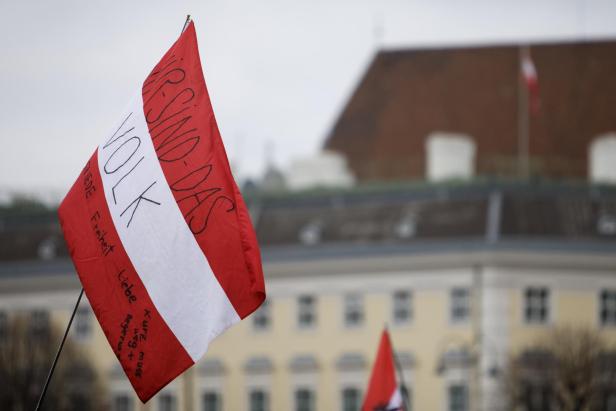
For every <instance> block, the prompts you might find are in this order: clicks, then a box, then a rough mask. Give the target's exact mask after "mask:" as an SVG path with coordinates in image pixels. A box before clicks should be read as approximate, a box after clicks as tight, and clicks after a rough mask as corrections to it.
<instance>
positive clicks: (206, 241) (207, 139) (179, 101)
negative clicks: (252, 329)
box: [142, 22, 265, 318]
mask: <svg viewBox="0 0 616 411" xmlns="http://www.w3.org/2000/svg"><path fill="white" fill-rule="evenodd" d="M142 95H143V104H144V107H143V109H144V114H145V118H146V122H147V123H148V129H149V132H150V136H151V137H152V141H153V143H154V148H155V150H156V155H157V157H158V159H159V161H160V164H161V167H162V170H163V173H164V175H165V178H166V179H167V182H168V183H169V187H170V188H171V191H172V193H173V196H174V198H175V200H176V202H177V204H178V207H179V208H180V211H181V212H182V215H183V216H184V219H185V220H186V223H187V224H188V226H189V228H190V230H191V232H192V233H193V234H194V236H195V239H196V240H197V243H198V244H199V247H200V248H201V250H202V251H203V253H204V254H205V256H206V257H207V260H208V262H209V264H210V267H211V268H212V271H213V272H214V275H215V276H216V279H217V280H218V282H219V283H220V285H221V286H222V288H223V289H224V291H225V293H226V295H227V297H228V298H229V301H230V302H231V304H232V305H233V307H234V308H235V310H236V312H237V313H238V315H239V316H240V317H241V318H244V317H246V316H247V315H248V314H250V313H251V312H253V311H254V310H255V309H256V308H257V307H258V306H259V305H260V304H261V303H262V302H263V300H264V299H265V285H264V283H263V272H262V268H261V256H260V253H259V248H258V245H257V240H256V237H255V234H254V230H253V228H252V224H251V222H250V217H249V215H248V210H247V208H246V206H245V204H244V201H243V199H242V197H241V195H240V192H239V189H238V188H237V185H236V184H235V181H234V180H233V176H232V174H231V169H230V167H229V161H228V159H227V155H226V153H225V149H224V146H223V143H222V140H221V137H220V132H219V131H218V126H217V124H216V119H215V118H214V112H213V110H212V105H211V102H210V98H209V95H208V92H207V88H206V85H205V80H204V78H203V73H202V70H201V61H200V58H199V51H198V48H197V37H196V34H195V27H194V24H193V23H192V22H191V23H190V24H189V26H188V27H187V28H186V30H185V31H184V33H183V34H182V36H180V38H179V39H178V40H177V41H176V43H175V44H174V45H173V47H171V49H170V50H169V51H168V52H167V53H166V54H165V55H164V56H163V58H162V59H161V61H160V62H159V63H158V64H157V65H156V67H155V68H154V69H153V70H152V72H151V73H150V75H149V76H148V77H147V78H146V80H145V81H144V83H143V88H142Z"/></svg>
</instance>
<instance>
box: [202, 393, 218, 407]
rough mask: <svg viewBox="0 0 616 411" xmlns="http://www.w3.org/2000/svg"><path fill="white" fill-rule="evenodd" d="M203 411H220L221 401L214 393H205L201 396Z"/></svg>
mask: <svg viewBox="0 0 616 411" xmlns="http://www.w3.org/2000/svg"><path fill="white" fill-rule="evenodd" d="M202 403H203V407H202V409H203V411H220V410H222V399H221V398H220V395H219V394H218V393H217V392H216V391H205V392H204V393H203V396H202Z"/></svg>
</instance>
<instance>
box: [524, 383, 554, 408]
mask: <svg viewBox="0 0 616 411" xmlns="http://www.w3.org/2000/svg"><path fill="white" fill-rule="evenodd" d="M522 390H523V391H522V395H523V397H522V398H523V401H524V409H525V410H527V411H544V410H550V409H552V407H550V394H551V393H550V387H549V386H548V385H547V384H537V383H534V384H524V386H523V388H522Z"/></svg>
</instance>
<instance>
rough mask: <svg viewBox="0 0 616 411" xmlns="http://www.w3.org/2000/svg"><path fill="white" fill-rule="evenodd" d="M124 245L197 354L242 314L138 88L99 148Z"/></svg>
mask: <svg viewBox="0 0 616 411" xmlns="http://www.w3.org/2000/svg"><path fill="white" fill-rule="evenodd" d="M98 164H99V168H100V173H101V178H102V181H103V186H104V191H105V197H106V199H107V204H108V206H109V211H110V212H111V216H112V218H113V222H114V224H115V227H116V230H117V232H118V235H119V236H120V240H121V241H122V245H123V246H124V249H125V250H126V253H127V254H128V256H129V258H130V260H131V262H132V264H133V266H134V267H135V270H136V271H137V273H138V274H139V277H140V278H141V281H142V282H143V284H144V286H145V288H146V289H147V291H148V294H149V295H150V298H151V299H152V301H153V302H154V305H155V306H156V309H157V310H158V312H159V313H160V314H161V316H162V317H163V319H164V320H165V322H166V323H167V325H168V326H169V328H170V329H171V331H172V332H173V333H174V334H175V336H176V337H177V339H178V340H179V342H180V343H181V344H182V346H183V347H184V348H185V349H186V351H187V352H188V354H189V355H190V356H191V358H192V359H193V360H194V361H197V360H198V359H199V358H201V356H202V355H203V354H204V353H205V351H206V350H207V346H208V344H209V342H210V341H211V340H212V339H213V338H214V337H216V336H217V335H218V334H220V333H221V332H222V331H224V330H225V329H226V328H228V327H230V326H231V325H233V324H234V323H236V322H238V321H239V320H240V318H239V316H238V314H237V313H236V311H235V309H234V308H233V306H232V305H231V302H230V301H229V299H228V298H227V296H226V294H225V292H224V290H223V289H222V287H221V286H220V284H219V283H218V280H217V279H216V277H215V276H214V273H213V272H212V269H211V267H210V265H209V263H208V261H207V258H206V257H205V255H204V254H203V252H202V251H201V249H200V247H199V244H198V243H197V241H196V239H195V236H194V235H193V233H192V232H191V231H190V229H189V228H188V225H187V224H186V221H185V220H184V217H183V216H182V213H181V211H180V209H179V207H178V205H177V203H176V201H175V198H174V197H173V194H172V192H171V189H170V188H169V185H168V183H167V181H166V179H165V176H164V174H163V171H162V168H161V166H160V163H159V161H158V158H157V156H156V152H155V150H154V145H153V143H152V138H151V137H150V134H149V131H148V127H147V123H146V120H145V116H144V113H143V100H142V96H141V91H139V93H137V96H136V97H135V98H134V99H133V102H132V103H131V104H130V105H129V108H128V109H127V110H126V114H125V115H124V116H123V117H122V120H121V121H120V123H119V124H118V126H117V128H116V129H113V130H112V133H111V134H110V135H109V136H108V137H107V138H106V141H104V142H103V143H102V144H101V145H100V146H99V148H98Z"/></svg>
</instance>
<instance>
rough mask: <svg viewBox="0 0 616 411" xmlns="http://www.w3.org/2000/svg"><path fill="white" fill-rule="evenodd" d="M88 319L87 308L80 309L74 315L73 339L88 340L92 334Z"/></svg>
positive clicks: (88, 310)
mask: <svg viewBox="0 0 616 411" xmlns="http://www.w3.org/2000/svg"><path fill="white" fill-rule="evenodd" d="M90 317H91V316H90V309H89V308H88V307H80V308H79V309H78V310H77V312H76V313H75V337H76V338H77V339H78V340H85V339H87V338H90V335H91V334H92V322H91V321H90Z"/></svg>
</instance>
